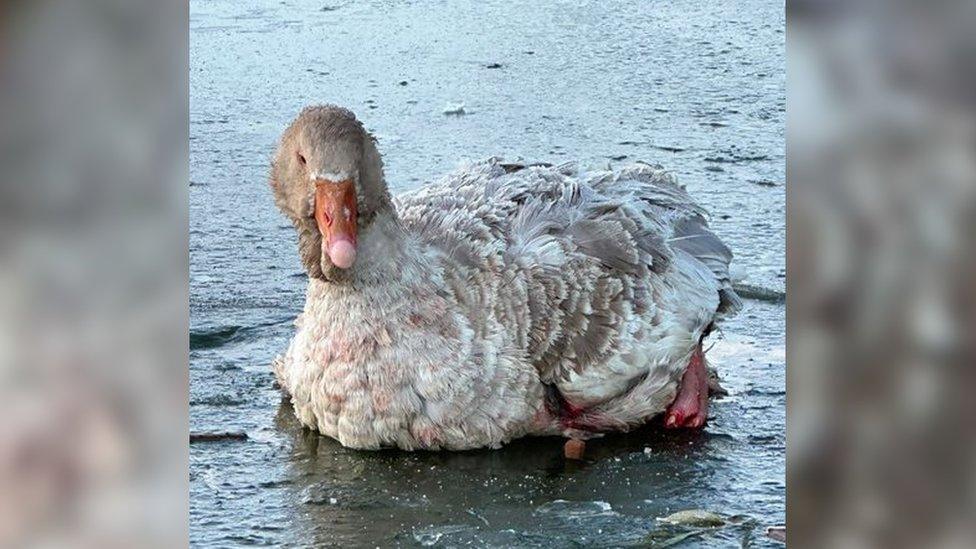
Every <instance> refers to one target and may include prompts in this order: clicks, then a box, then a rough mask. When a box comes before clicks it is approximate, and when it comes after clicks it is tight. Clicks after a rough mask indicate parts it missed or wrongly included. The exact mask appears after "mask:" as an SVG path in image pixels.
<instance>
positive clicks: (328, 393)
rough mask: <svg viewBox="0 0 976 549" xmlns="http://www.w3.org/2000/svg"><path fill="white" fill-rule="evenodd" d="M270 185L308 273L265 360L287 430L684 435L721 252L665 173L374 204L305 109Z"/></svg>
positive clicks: (361, 440) (455, 438) (366, 437)
mask: <svg viewBox="0 0 976 549" xmlns="http://www.w3.org/2000/svg"><path fill="white" fill-rule="evenodd" d="M270 186H271V189H272V191H273V195H274V200H275V203H276V205H277V207H278V208H279V209H280V210H281V212H282V213H283V214H284V215H285V216H286V217H287V218H289V219H290V220H291V222H292V223H293V224H294V227H295V229H296V231H297V237H298V250H299V255H300V257H301V261H302V264H303V265H304V269H305V270H306V271H307V274H308V286H307V289H306V296H305V305H304V309H303V311H302V312H301V313H300V314H299V316H298V318H297V319H296V320H295V326H296V330H295V333H294V336H293V338H292V339H291V341H290V343H289V345H288V348H287V350H286V351H285V352H284V353H283V354H282V355H279V356H278V357H276V358H275V359H274V361H273V370H274V374H275V377H276V379H277V383H278V385H279V386H280V388H281V389H282V390H283V391H284V392H285V393H286V396H287V395H290V398H291V403H292V406H293V408H294V413H295V415H296V416H297V418H298V420H299V421H300V423H301V424H302V425H303V426H305V427H308V428H310V429H313V430H317V431H318V432H319V433H321V434H324V435H327V436H329V437H332V438H334V439H336V440H338V441H339V442H340V443H341V444H342V445H343V446H346V447H350V448H357V449H379V448H386V447H396V448H401V449H404V450H466V449H473V448H482V447H489V448H498V447H500V446H502V445H503V444H505V443H507V442H509V441H511V440H513V439H515V438H518V437H523V436H546V435H554V436H565V437H568V438H570V441H575V440H580V441H582V440H586V439H587V438H590V437H593V436H599V435H600V434H602V433H605V432H612V431H627V430H629V429H632V428H635V427H637V426H640V425H642V424H645V423H648V422H649V421H651V420H653V419H654V418H656V417H658V416H661V417H663V423H664V426H665V427H669V428H689V429H696V428H701V427H702V426H703V424H704V423H705V421H706V419H707V410H708V394H709V387H710V386H711V387H712V388H713V389H714V387H715V386H714V384H712V383H710V379H712V380H714V372H713V371H712V370H711V367H710V366H708V365H707V363H706V361H705V357H704V353H703V350H702V342H703V339H704V338H705V337H706V336H707V335H708V334H709V332H710V331H711V330H712V329H713V328H714V326H715V324H716V322H717V321H718V320H720V319H721V318H723V317H725V316H727V315H730V314H731V313H733V312H735V311H736V310H738V308H739V307H740V301H739V298H738V296H736V294H735V292H734V290H733V289H732V287H731V283H730V279H729V262H730V261H731V259H732V254H731V252H730V250H729V248H728V247H727V246H726V245H725V244H723V243H722V242H721V241H720V240H719V239H718V238H717V237H716V236H715V234H713V233H712V232H711V231H710V230H709V228H708V224H707V221H706V217H707V214H706V212H705V211H704V210H703V209H702V208H701V207H700V206H698V205H697V204H696V203H695V202H694V201H692V199H691V198H690V197H689V195H688V193H687V192H686V191H685V189H684V188H683V187H682V186H680V185H679V184H678V183H677V182H676V179H675V177H674V176H673V175H671V174H670V173H668V172H666V171H665V170H663V169H662V168H661V167H659V166H652V165H649V164H643V163H636V164H632V165H629V166H626V167H621V168H619V169H613V170H608V171H598V172H586V171H583V170H581V169H580V168H578V167H577V166H576V165H574V164H564V165H561V166H548V165H536V166H531V165H518V164H511V163H508V164H507V163H505V162H503V161H501V160H500V159H498V158H491V159H488V160H484V161H480V162H469V163H468V164H467V165H464V166H462V167H461V168H459V169H458V170H457V171H456V172H454V173H452V174H450V175H447V176H445V177H443V178H442V179H440V180H439V181H437V182H435V183H432V184H428V185H425V186H422V187H420V188H417V189H415V190H411V191H408V192H404V193H399V194H398V195H397V196H395V197H394V196H391V194H390V191H389V188H388V187H387V184H386V181H385V178H384V174H383V162H382V159H381V158H380V154H379V152H378V150H377V146H376V140H375V139H374V138H373V137H372V136H371V134H370V133H369V132H368V131H367V130H366V129H365V128H364V127H363V125H362V123H361V122H360V121H359V120H358V119H357V118H356V116H355V115H354V114H353V113H352V112H350V111H349V110H347V109H344V108H341V107H338V106H334V105H324V106H312V107H306V108H305V109H304V110H302V111H301V113H300V114H299V115H298V116H297V118H296V119H295V120H294V121H293V122H292V123H291V125H290V126H288V128H287V129H286V130H285V131H284V133H283V135H282V137H281V140H280V143H279V145H278V148H277V150H276V152H275V154H274V156H273V158H272V162H271V172H270Z"/></svg>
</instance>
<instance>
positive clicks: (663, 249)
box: [395, 160, 737, 382]
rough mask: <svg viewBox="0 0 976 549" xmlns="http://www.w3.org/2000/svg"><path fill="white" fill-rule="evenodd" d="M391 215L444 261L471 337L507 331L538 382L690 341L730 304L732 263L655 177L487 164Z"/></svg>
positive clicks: (405, 202) (675, 193)
mask: <svg viewBox="0 0 976 549" xmlns="http://www.w3.org/2000/svg"><path fill="white" fill-rule="evenodd" d="M395 202H396V204H397V208H398V211H399V214H400V218H401V221H402V222H403V224H404V226H405V227H407V229H408V230H409V231H410V232H411V233H412V234H414V235H415V237H416V238H418V239H419V240H420V241H422V242H425V243H427V244H429V245H430V246H431V247H432V248H433V249H435V250H437V253H439V254H441V255H442V256H443V258H444V265H445V273H446V274H445V279H446V280H447V281H448V284H449V285H450V287H451V290H452V291H453V292H454V295H455V298H456V299H457V301H458V303H460V304H462V305H463V306H464V307H466V309H467V311H468V316H469V318H471V320H472V326H473V327H475V330H476V331H477V330H492V329H504V330H507V331H508V332H509V333H510V334H511V337H512V339H513V341H515V342H516V345H517V347H518V348H519V349H521V350H522V351H523V352H524V354H525V357H526V359H527V360H529V361H530V362H531V363H532V364H534V365H535V366H536V368H537V370H538V371H539V375H540V378H541V379H542V380H543V381H545V382H557V381H560V380H565V379H567V378H568V377H569V376H570V375H571V372H576V373H581V372H585V371H587V370H588V369H591V368H599V367H601V365H605V364H606V362H607V361H608V359H609V358H611V357H613V356H614V355H620V354H622V353H627V352H628V351H629V350H631V349H632V348H633V347H634V346H635V342H637V341H645V342H647V341H653V340H661V341H662V342H664V343H667V341H666V339H665V338H668V337H671V338H674V337H677V336H675V335H674V334H675V333H679V332H680V334H681V339H688V340H690V339H691V338H692V337H693V334H698V335H699V336H700V334H701V333H702V331H703V330H705V329H706V327H707V326H708V325H710V324H711V323H712V322H713V320H714V318H715V315H716V313H717V311H718V309H719V308H720V306H723V307H725V308H726V310H729V311H731V310H732V309H733V308H734V306H735V304H736V303H737V298H736V297H735V294H734V292H732V290H731V287H730V286H729V285H728V264H729V261H730V260H731V253H729V250H728V248H727V247H725V246H724V244H722V243H721V241H719V240H718V238H717V237H715V235H714V234H712V233H711V232H710V231H708V228H707V222H706V220H705V212H704V211H703V210H702V209H701V208H700V207H699V206H697V205H696V204H695V203H694V202H693V201H692V200H691V199H690V197H689V196H688V195H687V193H686V192H685V190H684V189H683V188H681V187H680V186H679V185H678V184H677V183H676V182H675V180H674V178H673V177H672V176H670V175H669V174H668V173H666V172H664V171H663V170H662V169H660V168H657V167H652V166H648V165H634V166H630V167H628V168H624V169H621V170H616V171H610V172H601V173H594V174H580V173H578V172H577V170H576V169H575V167H574V166H572V165H564V166H560V167H555V168H553V167H546V166H537V167H529V168H526V169H517V167H516V168H515V169H513V168H512V166H511V165H502V164H500V163H498V162H497V161H495V160H488V161H486V162H480V163H475V164H471V165H469V166H466V167H464V168H462V169H460V170H458V171H457V172H455V173H453V174H451V175H449V176H447V177H446V178H444V179H442V180H441V181H439V182H437V183H435V184H433V185H429V186H425V187H423V188H421V189H418V190H416V191H413V192H410V193H407V194H403V195H400V196H399V197H397V198H396V199H395ZM723 292H724V293H723ZM723 295H724V296H725V297H722V296H723ZM720 298H721V299H720ZM720 302H721V304H722V305H720ZM726 304H727V305H726ZM496 324H497V325H498V326H496ZM693 343H697V341H694V342H693ZM662 348H667V345H663V346H662ZM666 359H667V357H664V356H662V357H660V358H659V359H655V358H654V357H647V356H642V357H641V360H645V361H646V360H660V361H665V360H666ZM634 367H635V368H644V369H646V368H647V364H635V365H634Z"/></svg>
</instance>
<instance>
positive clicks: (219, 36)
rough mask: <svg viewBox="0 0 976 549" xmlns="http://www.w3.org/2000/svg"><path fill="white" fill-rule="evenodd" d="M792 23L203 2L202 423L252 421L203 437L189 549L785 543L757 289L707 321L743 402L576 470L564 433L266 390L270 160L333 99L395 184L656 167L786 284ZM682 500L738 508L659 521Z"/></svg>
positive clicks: (675, 7) (275, 307)
mask: <svg viewBox="0 0 976 549" xmlns="http://www.w3.org/2000/svg"><path fill="white" fill-rule="evenodd" d="M784 25H785V22H784V6H783V3H782V2H781V1H770V0H744V1H739V2H733V1H730V0H720V1H718V2H715V1H711V2H704V1H700V0H693V1H690V2H673V3H668V2H658V1H651V2H632V3H624V2H578V1H567V2H550V1H543V2H531V3H516V2H497V1H477V2H465V1H462V2H446V1H432V2H415V1H403V2H397V1H379V0H374V1H363V2H353V1H348V2H342V3H339V2H336V1H335V0H323V1H321V2H308V1H299V0H285V1H258V0H191V2H190V39H191V51H190V71H191V72H190V94H191V99H190V105H191V114H190V177H191V181H190V284H191V290H190V314H191V322H190V324H191V332H190V337H189V339H190V350H189V353H190V380H191V397H190V398H191V400H190V430H191V431H192V432H243V433H246V434H247V435H248V438H247V440H223V441H216V442H195V443H193V444H191V447H190V497H191V503H190V542H191V545H193V546H198V547H228V546H240V545H283V546H342V547H353V546H356V547H358V546H366V547H375V546H391V545H394V546H438V547H452V546H496V547H568V546H587V547H591V546H604V547H617V546H654V545H655V544H658V545H660V544H664V543H676V546H684V547H701V546H705V547H730V546H732V547H738V546H740V545H741V546H758V547H776V546H779V544H778V543H777V542H774V541H771V540H768V539H767V538H766V537H765V536H764V534H763V530H764V528H765V527H766V526H768V525H772V524H780V523H783V522H784V521H785V513H786V511H785V508H786V485H785V466H786V464H785V461H786V457H785V454H786V446H785V430H786V410H785V406H786V391H785V380H786V373H785V367H786V365H785V306H784V305H783V304H779V303H770V302H764V301H755V300H746V307H745V309H744V310H743V311H742V312H741V313H740V314H739V315H738V316H737V317H736V318H734V319H732V320H730V321H728V322H726V323H725V324H724V325H723V327H722V330H721V333H718V334H716V335H714V336H713V337H712V340H711V341H712V342H713V343H714V346H713V347H712V349H711V350H710V351H709V356H710V357H711V360H712V362H713V363H714V364H716V365H717V367H718V369H719V371H720V374H721V376H722V379H723V382H724V385H725V386H726V387H727V388H728V389H729V391H730V392H731V394H730V395H729V396H727V397H724V398H722V399H719V400H716V401H713V403H712V411H711V420H710V423H709V425H708V426H707V428H706V429H705V430H704V432H701V433H676V432H666V431H663V430H659V429H657V428H654V427H648V428H645V429H642V430H640V431H636V432H633V433H630V434H628V435H626V436H611V437H607V438H605V439H601V440H598V441H593V442H591V443H590V444H589V446H588V449H587V458H588V459H587V461H584V462H582V463H575V462H566V461H565V460H564V459H563V456H562V440H560V439H555V438H553V439H530V440H522V441H518V442H516V443H513V444H511V445H510V446H507V447H506V448H504V449H502V450H499V451H479V452H468V453H458V454H448V453H414V454H410V453H403V452H395V451H384V452H373V453H370V452H360V451H353V450H347V449H345V448H343V447H341V446H340V445H339V444H338V443H336V442H334V441H332V440H330V439H327V438H324V437H319V436H317V435H315V434H314V433H310V432H306V431H303V430H302V429H301V428H300V427H299V425H298V423H297V421H296V420H295V419H294V417H293V415H292V412H291V410H290V408H289V405H288V404H287V402H282V400H281V396H280V394H279V392H278V391H277V390H276V389H275V388H274V387H273V386H272V381H273V378H272V375H271V371H270V367H269V365H270V362H271V359H272V358H273V357H274V355H275V354H277V353H279V352H281V350H282V349H284V347H285V346H286V344H287V341H288V338H289V337H290V335H291V334H292V331H293V326H292V320H293V319H294V318H295V316H296V314H297V313H298V312H299V311H300V309H301V307H302V304H303V299H304V285H305V280H306V279H305V274H304V272H303V271H302V269H301V266H300V264H299V260H298V254H297V250H296V245H295V236H294V231H293V229H292V228H291V225H290V224H289V223H288V222H286V220H285V219H284V218H283V217H282V216H281V215H280V214H279V213H278V212H277V210H276V209H275V207H274V204H273V202H272V199H271V193H270V191H269V189H268V187H267V172H268V160H269V158H270V155H271V152H272V150H273V147H274V145H275V141H276V139H277V138H278V136H279V134H280V132H281V131H282V130H283V129H284V127H285V126H286V124H287V123H288V122H289V121H290V120H291V119H292V118H293V117H294V116H295V114H296V113H297V112H298V110H299V109H300V108H301V107H302V106H304V105H306V104H310V103H322V102H332V103H337V104H341V105H343V106H346V107H348V108H350V109H352V110H353V111H355V112H356V113H357V115H358V116H359V117H360V118H361V119H362V120H363V121H364V122H365V124H366V126H367V127H368V128H369V129H370V130H371V131H372V132H373V133H374V134H375V135H376V136H377V138H378V141H379V148H380V152H381V153H382V154H383V155H384V159H385V162H386V170H387V172H386V173H387V179H388V181H389V183H390V185H391V187H392V189H393V190H394V192H395V191H396V190H402V189H408V188H411V187H413V186H416V185H421V184H423V183H424V182H425V181H430V180H432V179H435V178H437V177H439V176H441V175H442V174H444V173H446V172H448V171H450V170H451V169H453V168H455V167H456V166H457V165H458V164H459V163H460V162H461V161H462V160H464V159H479V158H485V157H488V156H493V155H497V156H504V157H506V158H509V159H515V158H519V157H521V158H524V159H527V160H533V161H550V162H556V163H558V162H563V161H566V160H571V159H576V160H579V161H581V162H582V163H583V164H584V165H588V166H594V167H598V166H605V165H606V164H607V163H611V164H614V165H616V164H619V163H626V162H632V161H636V160H642V161H646V162H650V163H659V164H662V165H663V166H665V167H666V168H668V169H670V170H672V171H673V172H674V173H675V174H677V176H678V178H679V180H680V181H681V182H682V183H684V184H685V185H686V186H687V187H688V189H689V191H690V192H691V194H692V196H694V197H695V198H696V199H697V200H698V201H699V202H700V203H702V204H703V205H705V206H706V208H707V209H708V210H709V211H710V212H711V213H712V216H713V217H712V221H711V224H712V227H713V228H714V229H715V231H716V232H717V233H718V234H719V235H720V236H721V237H722V238H723V239H724V240H725V241H726V242H727V243H728V244H729V245H730V246H731V248H732V249H733V251H734V253H735V255H736V259H735V267H734V272H735V274H736V276H737V277H738V278H740V279H741V280H742V281H744V282H746V283H749V284H755V285H760V286H763V287H767V288H773V289H777V290H782V289H783V287H784V276H785V257H784V254H785V242H784V230H785V187H784V184H785V145H784V140H785V110H786V87H785V59H784V42H785V40H784ZM458 103H463V104H464V109H465V111H466V112H465V114H463V115H447V114H444V112H443V111H444V110H445V107H446V106H448V105H456V104H458ZM685 509H706V510H709V511H712V512H715V513H719V514H721V515H725V516H735V519H734V520H733V521H732V523H731V524H729V525H728V526H726V527H722V528H715V529H709V530H705V531H700V532H699V531H697V530H696V529H690V528H687V527H679V526H669V525H666V524H664V523H662V522H660V521H657V520H656V517H662V516H665V515H668V514H670V513H673V512H675V511H680V510H685ZM685 534H690V535H689V536H688V537H683V536H684V535H685Z"/></svg>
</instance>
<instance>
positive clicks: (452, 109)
mask: <svg viewBox="0 0 976 549" xmlns="http://www.w3.org/2000/svg"><path fill="white" fill-rule="evenodd" d="M443 112H444V114H447V115H452V116H460V115H462V114H465V113H467V111H466V110H464V103H448V104H447V106H446V107H444V111H443Z"/></svg>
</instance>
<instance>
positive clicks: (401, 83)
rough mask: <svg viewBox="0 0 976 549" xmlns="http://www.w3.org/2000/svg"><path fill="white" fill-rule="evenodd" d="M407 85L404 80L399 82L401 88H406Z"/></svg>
mask: <svg viewBox="0 0 976 549" xmlns="http://www.w3.org/2000/svg"><path fill="white" fill-rule="evenodd" d="M408 83H409V82H407V81H406V80H401V81H400V85H401V86H406V85H407V84H408Z"/></svg>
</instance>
